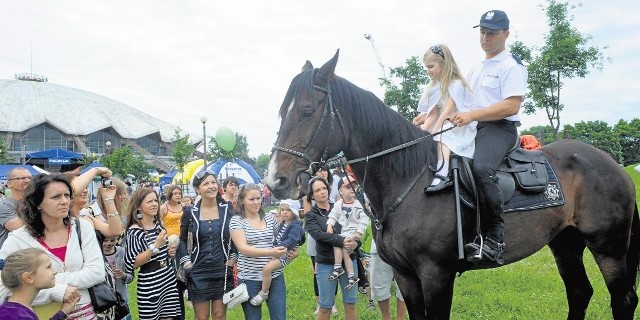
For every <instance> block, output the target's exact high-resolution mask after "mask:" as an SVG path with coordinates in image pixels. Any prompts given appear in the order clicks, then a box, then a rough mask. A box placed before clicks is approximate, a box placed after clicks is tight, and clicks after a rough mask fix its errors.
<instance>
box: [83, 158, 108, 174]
mask: <svg viewBox="0 0 640 320" xmlns="http://www.w3.org/2000/svg"><path fill="white" fill-rule="evenodd" d="M95 167H104V166H103V165H102V164H101V163H100V162H98V161H94V162H91V163H90V164H89V165H88V166H86V167H85V168H84V169H82V170H80V174H83V173H85V172H87V171H89V170H91V169H92V168H95Z"/></svg>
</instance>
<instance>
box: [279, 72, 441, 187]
mask: <svg viewBox="0 0 640 320" xmlns="http://www.w3.org/2000/svg"><path fill="white" fill-rule="evenodd" d="M316 70H317V69H314V70H310V71H307V72H303V73H301V74H299V75H298V76H296V77H295V78H294V79H293V80H292V82H291V85H290V86H289V90H288V91H287V95H286V96H285V100H284V101H283V103H282V106H281V107H280V117H281V118H282V119H283V120H284V119H285V118H286V116H287V112H288V110H289V107H290V106H291V103H293V102H294V101H296V100H298V99H299V98H300V95H301V94H302V93H303V92H307V93H308V94H309V95H308V96H311V97H313V92H314V90H315V89H314V87H313V85H314V83H313V79H314V75H315V71H316ZM329 85H330V89H331V91H332V92H333V103H334V105H335V107H336V109H337V110H338V112H340V113H341V116H342V117H343V119H344V120H345V123H346V125H348V124H349V123H352V124H353V127H351V128H350V131H351V135H352V136H353V135H354V134H357V135H358V136H359V137H360V141H361V142H362V143H366V144H367V146H370V149H369V152H368V153H367V154H368V155H370V154H374V153H376V152H379V151H382V150H386V149H388V148H392V147H395V146H399V145H401V144H403V143H406V142H409V141H412V140H414V139H416V138H419V137H422V136H424V134H425V133H424V132H423V131H422V130H420V129H419V128H417V127H415V126H414V125H413V124H411V123H410V122H409V121H408V120H407V119H405V118H403V117H402V116H401V115H400V114H399V113H397V112H395V111H394V110H393V109H391V108H390V107H389V106H387V105H386V104H385V103H384V102H382V101H381V100H380V99H378V97H376V96H375V95H374V94H373V93H371V92H370V91H366V90H363V89H361V88H359V87H358V86H356V85H354V84H352V83H351V82H349V81H348V80H346V79H344V78H341V77H338V76H335V77H334V78H333V79H331V80H330V81H329ZM347 119H351V121H349V120H347ZM363 156H364V155H363ZM379 159H380V161H381V162H380V163H379V168H378V169H379V170H381V171H383V172H388V174H390V175H394V176H398V177H402V176H413V175H414V174H417V172H418V171H420V169H421V168H422V166H423V165H424V164H425V161H426V160H427V159H429V160H431V161H432V160H433V159H435V148H433V140H432V139H426V140H425V141H424V142H420V143H418V144H415V145H413V146H411V147H408V148H405V149H402V150H398V151H395V152H392V153H389V154H387V155H384V156H382V157H380V158H379Z"/></svg>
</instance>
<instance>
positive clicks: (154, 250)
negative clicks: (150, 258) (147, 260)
mask: <svg viewBox="0 0 640 320" xmlns="http://www.w3.org/2000/svg"><path fill="white" fill-rule="evenodd" d="M149 250H151V254H152V255H154V254H158V253H160V249H158V248H156V246H155V245H154V244H153V243H152V244H150V245H149Z"/></svg>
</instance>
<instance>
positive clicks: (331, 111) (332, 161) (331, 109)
mask: <svg viewBox="0 0 640 320" xmlns="http://www.w3.org/2000/svg"><path fill="white" fill-rule="evenodd" d="M313 88H314V89H316V90H318V91H322V92H324V93H325V94H326V95H327V102H326V103H325V107H324V110H323V114H322V118H321V119H320V124H319V125H318V128H316V131H315V132H314V134H313V136H312V138H311V141H310V142H309V144H308V145H307V149H306V150H305V151H304V152H300V151H296V150H293V149H289V148H284V147H278V146H274V147H273V148H272V149H271V152H275V151H282V152H286V153H288V154H291V155H294V156H297V157H300V158H303V159H305V160H306V161H307V162H308V163H309V169H308V170H307V171H306V172H307V173H308V174H309V175H310V176H312V175H313V165H314V164H326V165H327V166H328V167H329V168H337V167H343V168H344V166H346V165H348V164H353V163H358V162H362V161H365V162H366V165H365V169H364V176H363V178H362V183H361V186H362V188H363V190H364V185H365V182H366V179H367V171H368V170H367V169H368V167H369V160H371V159H375V158H377V157H381V156H383V155H386V154H389V153H392V152H395V151H398V150H402V149H405V148H408V147H410V146H413V145H415V144H418V143H420V142H422V141H424V140H426V139H429V138H433V137H434V136H437V135H440V134H443V133H445V132H447V131H449V130H452V129H454V128H455V126H453V127H449V128H447V129H444V130H440V131H438V132H435V133H430V134H428V135H425V136H422V137H419V138H416V139H414V140H411V141H408V142H405V143H403V144H401V145H398V146H395V147H391V148H388V149H385V150H382V151H379V152H376V153H374V154H371V155H367V156H364V157H360V158H356V159H352V160H347V159H346V157H345V156H344V152H342V151H340V152H338V153H337V154H336V155H335V156H333V157H332V158H329V159H327V160H326V161H325V160H324V159H325V158H326V157H327V154H328V151H329V139H327V145H326V146H325V148H324V152H323V154H322V157H321V158H320V161H319V162H317V161H313V160H312V159H311V157H309V156H308V155H307V152H308V151H309V148H311V145H312V144H313V141H315V139H316V136H317V135H318V133H319V132H320V128H322V124H323V122H324V119H325V118H326V116H327V115H330V118H331V120H330V121H331V122H330V127H329V135H328V136H329V137H330V136H331V133H332V132H333V129H334V120H335V119H336V118H337V119H338V124H339V125H340V128H341V129H342V133H343V134H344V138H345V147H346V146H347V143H348V140H347V134H346V130H345V128H344V123H343V121H342V117H341V116H340V112H338V109H337V108H336V107H335V106H334V104H333V99H332V92H331V87H330V86H329V87H327V88H323V87H320V86H318V85H314V86H313ZM428 168H429V161H428V159H427V161H425V164H424V166H422V168H421V169H420V172H419V173H418V174H417V175H416V176H415V177H414V178H413V179H412V180H411V183H410V184H409V185H408V186H407V187H406V188H405V189H404V190H403V192H402V193H401V194H400V196H399V197H398V198H397V199H396V200H395V201H394V202H393V204H392V205H391V207H389V209H387V210H386V211H385V212H384V213H383V214H382V216H381V217H380V218H379V219H378V218H377V217H376V216H375V215H373V214H372V213H371V212H370V211H369V210H368V209H367V208H366V206H363V207H364V210H365V212H366V213H367V215H368V216H369V217H371V219H372V220H373V222H374V224H375V228H376V230H382V225H383V224H384V221H385V220H386V219H387V218H388V217H389V215H390V214H391V213H392V212H393V211H395V209H396V208H397V207H398V206H399V205H400V203H402V201H403V200H404V198H405V197H406V196H407V194H409V191H411V189H413V187H414V186H415V185H416V183H418V180H420V177H422V175H423V174H424V173H425V171H427V169H428ZM344 171H345V172H346V170H344ZM352 188H353V186H352ZM354 192H355V190H354Z"/></svg>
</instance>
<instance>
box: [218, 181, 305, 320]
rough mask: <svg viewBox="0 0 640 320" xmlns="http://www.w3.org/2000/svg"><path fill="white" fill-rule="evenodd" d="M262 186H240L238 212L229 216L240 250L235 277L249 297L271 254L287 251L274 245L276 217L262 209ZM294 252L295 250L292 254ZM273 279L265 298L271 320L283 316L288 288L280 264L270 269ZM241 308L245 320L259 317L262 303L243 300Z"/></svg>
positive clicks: (259, 285) (257, 289)
mask: <svg viewBox="0 0 640 320" xmlns="http://www.w3.org/2000/svg"><path fill="white" fill-rule="evenodd" d="M261 190H262V188H261V187H260V186H259V185H257V184H253V183H247V184H244V185H242V186H241V187H240V194H239V195H238V210H237V211H238V212H237V214H236V215H235V216H233V218H231V224H230V225H229V228H230V230H231V231H230V233H231V238H232V239H233V243H235V245H236V247H238V252H239V254H238V278H239V279H238V281H239V282H244V283H245V284H246V285H247V291H248V293H249V296H250V297H255V296H256V295H257V294H258V292H260V290H261V289H262V269H263V268H264V266H265V265H266V264H267V263H268V262H269V261H270V260H271V258H272V257H276V258H280V257H283V256H285V255H286V254H287V248H286V247H282V246H280V247H275V248H274V247H273V237H274V234H273V232H274V226H275V221H274V220H273V218H272V217H271V215H265V213H264V210H263V209H262V192H261ZM295 256H297V252H296V253H294V255H293V256H292V257H293V258H295ZM292 257H291V256H290V257H289V258H291V259H292ZM272 279H273V280H272V282H271V286H270V288H269V297H268V299H267V300H266V302H267V307H268V309H269V317H270V319H272V320H282V319H286V315H287V291H286V285H285V281H284V275H283V273H282V268H279V269H277V270H275V271H274V272H273V273H272ZM227 290H229V288H227ZM242 310H243V311H244V317H245V319H247V320H259V319H262V308H261V306H254V305H252V304H251V303H250V302H249V301H246V302H244V303H242Z"/></svg>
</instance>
